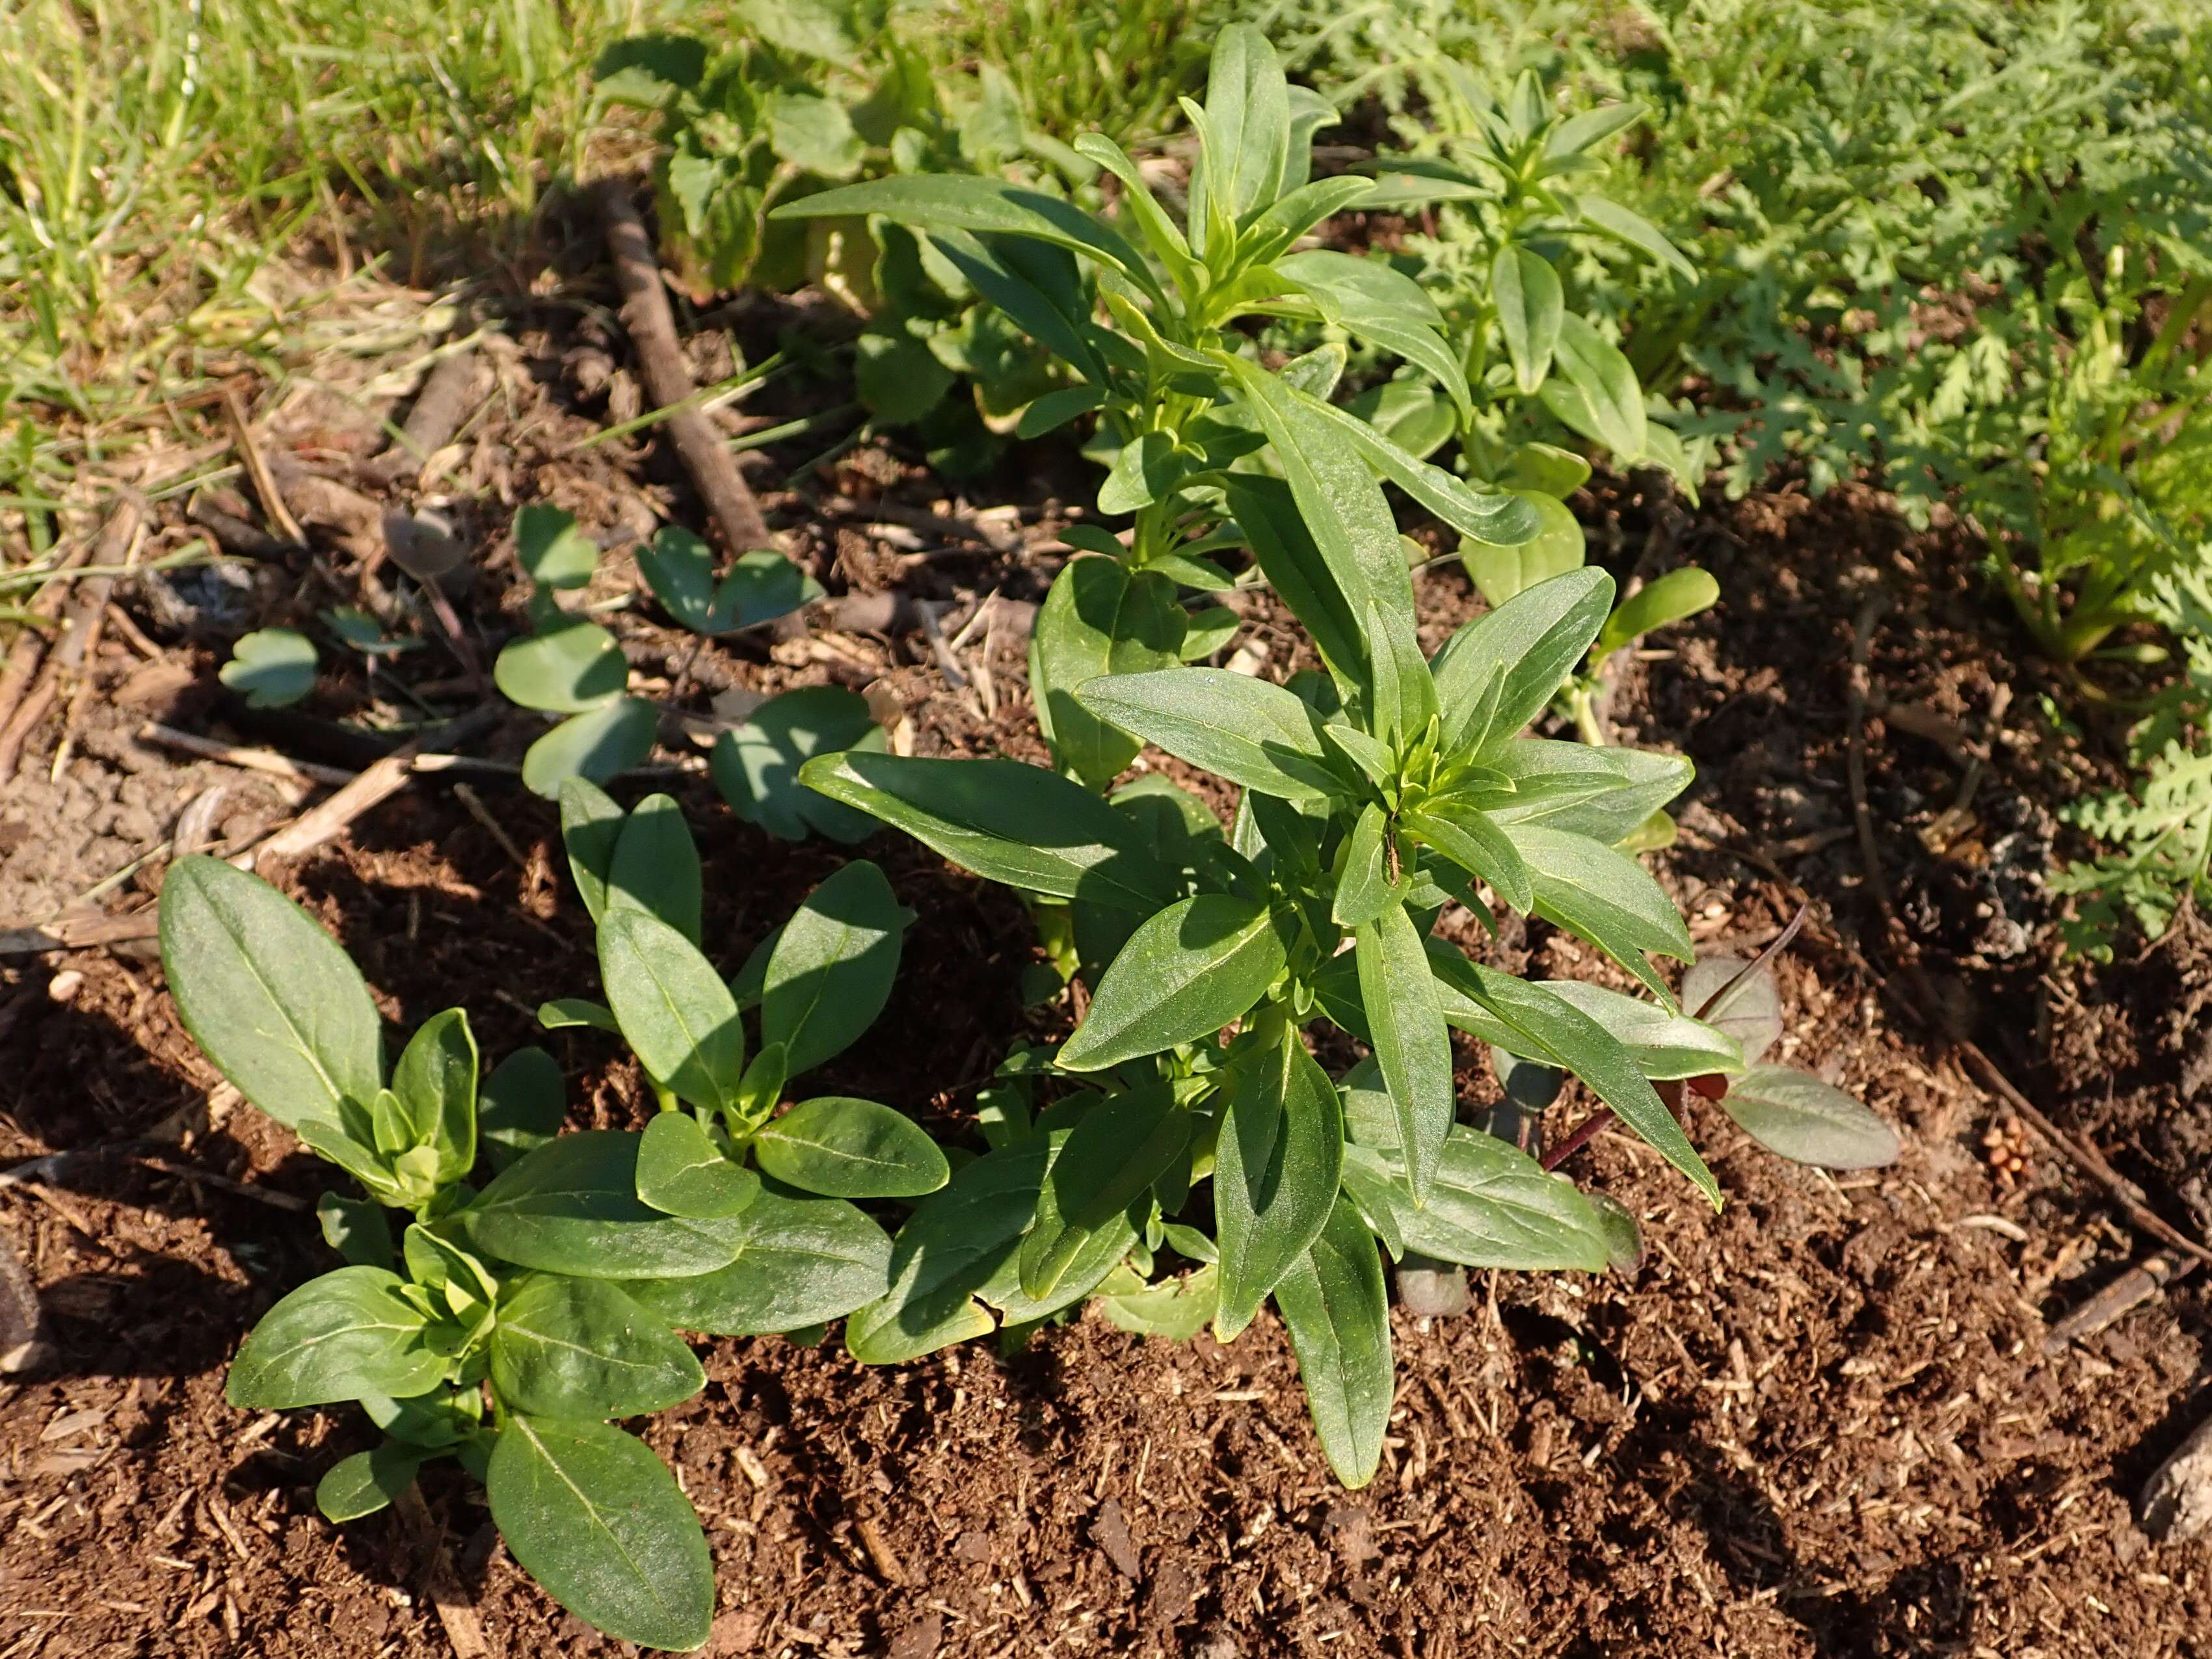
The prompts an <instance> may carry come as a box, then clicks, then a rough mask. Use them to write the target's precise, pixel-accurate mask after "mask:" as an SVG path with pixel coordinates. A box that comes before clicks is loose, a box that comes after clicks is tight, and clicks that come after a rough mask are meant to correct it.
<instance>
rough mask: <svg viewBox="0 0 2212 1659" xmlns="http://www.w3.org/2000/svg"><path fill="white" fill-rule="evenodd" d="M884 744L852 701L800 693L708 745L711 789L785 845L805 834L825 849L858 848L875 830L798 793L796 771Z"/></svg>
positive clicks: (850, 695)
mask: <svg viewBox="0 0 2212 1659" xmlns="http://www.w3.org/2000/svg"><path fill="white" fill-rule="evenodd" d="M883 746H884V733H883V728H882V727H880V726H878V725H877V724H876V721H875V716H874V715H872V714H870V713H869V712H868V704H867V701H866V698H864V697H862V696H860V694H859V693H857V692H854V691H848V690H845V689H844V687H842V686H840V685H809V686H802V687H800V688H799V690H796V691H787V692H785V693H784V694H783V695H782V696H779V697H771V698H769V701H768V702H764V703H763V704H762V705H761V706H760V707H759V708H757V709H755V710H754V711H753V714H752V718H751V719H750V720H747V721H746V722H745V723H744V725H743V726H738V727H736V728H735V729H734V730H732V731H728V732H723V733H722V735H721V736H720V738H717V739H716V740H715V744H714V763H713V764H714V787H715V788H716V789H718V790H720V792H721V795H722V799H724V800H726V801H727V802H729V804H730V809H731V810H732V811H734V812H735V813H736V814H737V815H738V817H741V818H743V819H744V820H745V822H746V823H753V824H757V825H758V826H759V827H760V828H762V829H765V830H767V831H768V832H769V834H770V835H772V836H780V837H781V838H782V839H783V840H785V841H803V840H805V838H806V836H807V833H808V832H809V831H810V830H811V831H813V832H815V833H817V834H819V835H823V836H829V838H830V839H831V840H832V841H838V842H848V843H849V842H858V841H862V840H865V839H866V837H867V836H869V835H870V834H871V833H872V831H873V829H874V827H875V826H874V825H873V824H872V823H871V822H870V821H869V820H868V818H866V817H864V816H862V815H861V814H860V813H857V812H854V811H849V810H848V809H847V808H845V807H842V806H840V805H838V804H837V803H836V802H835V801H833V800H828V799H823V797H822V796H820V795H817V793H814V791H813V790H811V789H809V788H806V787H804V786H802V785H801V784H800V782H799V768H800V767H801V766H802V765H803V764H804V763H805V762H806V761H808V760H809V759H811V758H812V757H815V756H817V755H832V754H836V753H838V752H840V751H842V750H850V749H863V750H880V749H881V748H882V747H883Z"/></svg>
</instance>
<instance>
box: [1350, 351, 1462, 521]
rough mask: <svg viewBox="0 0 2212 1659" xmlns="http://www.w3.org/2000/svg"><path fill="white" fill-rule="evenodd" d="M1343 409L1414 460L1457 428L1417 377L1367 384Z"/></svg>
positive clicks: (1440, 444)
mask: <svg viewBox="0 0 2212 1659" xmlns="http://www.w3.org/2000/svg"><path fill="white" fill-rule="evenodd" d="M1344 410H1345V413H1346V414H1347V415H1354V416H1358V418H1359V419H1361V420H1363V421H1364V422H1367V424H1368V425H1370V426H1371V427H1373V428H1375V430H1376V433H1377V434H1379V435H1381V436H1382V437H1383V439H1384V440H1385V441H1387V442H1389V444H1390V445H1391V446H1392V447H1394V448H1396V449H1400V450H1403V451H1404V452H1405V453H1406V454H1407V456H1408V457H1410V458H1411V459H1414V460H1417V461H1423V460H1426V459H1428V458H1429V457H1430V456H1431V455H1432V454H1434V453H1436V452H1437V450H1439V449H1441V448H1443V446H1444V444H1445V443H1446V442H1447V441H1449V439H1450V438H1451V436H1452V435H1453V434H1454V433H1455V432H1456V431H1457V430H1458V429H1459V421H1458V417H1457V416H1455V414H1454V413H1453V412H1452V407H1451V405H1450V404H1449V403H1447V402H1446V401H1445V400H1444V399H1443V398H1439V397H1438V396H1437V394H1436V393H1435V392H1431V391H1430V390H1429V388H1428V387H1427V386H1425V385H1424V384H1422V383H1421V382H1420V381H1418V380H1385V381H1383V383H1382V384H1381V385H1380V386H1370V387H1368V388H1367V390H1366V391H1364V392H1360V393H1359V394H1358V396H1356V397H1354V398H1351V399H1350V400H1349V401H1348V402H1346V404H1345V405H1344ZM1447 476H1449V475H1447ZM1477 499H1479V500H1480V499H1487V498H1486V497H1478V498H1477Z"/></svg>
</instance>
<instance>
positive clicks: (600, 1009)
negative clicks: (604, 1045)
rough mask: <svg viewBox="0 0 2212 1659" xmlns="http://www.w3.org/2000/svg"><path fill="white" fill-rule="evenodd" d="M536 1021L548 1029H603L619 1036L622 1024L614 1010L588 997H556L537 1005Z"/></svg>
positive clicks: (608, 1033) (610, 1034) (609, 1034)
mask: <svg viewBox="0 0 2212 1659" xmlns="http://www.w3.org/2000/svg"><path fill="white" fill-rule="evenodd" d="M538 1024H540V1025H541V1026H543V1027H544V1029H545V1030H549V1031H572V1030H589V1031H605V1032H606V1033H607V1035H608V1036H621V1035H622V1026H621V1024H620V1023H619V1022H617V1020H616V1018H615V1015H614V1010H613V1009H611V1008H610V1007H608V1006H606V1004H605V1003H604V1002H594V1001H592V1000H591V999H590V998H589V997H556V998H554V999H553V1000H552V1001H550V1002H541V1003H539V1004H538Z"/></svg>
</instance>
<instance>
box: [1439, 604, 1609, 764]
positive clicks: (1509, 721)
mask: <svg viewBox="0 0 2212 1659" xmlns="http://www.w3.org/2000/svg"><path fill="white" fill-rule="evenodd" d="M1612 608H1613V578H1612V577H1611V576H1609V575H1607V574H1606V573H1605V572H1604V571H1602V570H1592V569H1583V570H1571V571H1569V572H1567V573H1566V574H1565V575H1562V576H1554V577H1553V578H1552V579H1551V580H1549V581H1544V582H1539V583H1537V584H1536V586H1534V587H1531V588H1528V589H1526V590H1524V591H1523V592H1520V593H1518V594H1516V595H1515V596H1514V597H1513V598H1512V599H1508V600H1507V601H1506V602H1505V603H1504V605H1499V606H1498V609H1497V610H1495V611H1486V612H1485V613H1484V614H1483V615H1481V616H1480V617H1476V618H1475V619H1474V621H1473V622H1471V623H1468V624H1467V626H1466V627H1464V628H1462V629H1460V630H1459V631H1458V632H1457V633H1456V634H1454V635H1452V636H1451V638H1449V640H1447V641H1444V645H1443V649H1442V650H1440V651H1438V652H1437V655H1436V659H1435V661H1434V662H1433V663H1432V664H1431V670H1432V671H1433V672H1434V674H1435V676H1436V682H1437V696H1438V698H1439V700H1440V701H1441V702H1442V703H1443V712H1444V732H1445V736H1446V738H1447V741H1448V742H1449V743H1450V744H1452V745H1453V746H1455V747H1456V746H1458V745H1460V744H1464V743H1465V742H1467V741H1468V739H1469V738H1470V737H1474V736H1480V735H1481V734H1480V733H1471V732H1468V725H1467V723H1468V719H1469V717H1470V716H1471V715H1472V714H1474V709H1475V707H1476V704H1477V702H1478V700H1479V699H1480V697H1481V696H1482V695H1483V693H1484V692H1485V690H1486V688H1487V687H1488V684H1489V682H1490V679H1491V677H1492V675H1493V674H1494V673H1495V672H1496V671H1498V669H1499V668H1500V667H1501V666H1502V667H1503V668H1504V672H1505V686H1504V692H1503V693H1502V695H1501V696H1499V699H1498V704H1497V708H1496V712H1495V714H1493V716H1492V721H1491V725H1490V731H1489V735H1490V736H1491V738H1492V739H1493V740H1495V739H1496V738H1504V737H1510V735H1512V734H1513V733H1514V732H1518V731H1520V730H1521V728H1522V726H1526V725H1528V722H1529V721H1530V720H1534V718H1535V717H1536V716H1537V714H1540V713H1541V711H1542V709H1543V708H1544V706H1545V704H1547V703H1548V702H1551V700H1552V699H1553V696H1556V695H1557V694H1558V692H1559V687H1560V685H1561V684H1563V683H1564V682H1565V679H1566V678H1567V676H1568V675H1569V674H1571V673H1572V672H1573V671H1574V668H1575V665H1576V664H1577V663H1578V662H1580V661H1581V660H1582V658H1583V653H1584V652H1585V651H1587V650H1589V645H1590V641H1592V640H1594V639H1595V638H1596V637H1597V631H1598V629H1601V628H1602V627H1604V626H1605V618H1606V614H1607V612H1608V611H1611V610H1612Z"/></svg>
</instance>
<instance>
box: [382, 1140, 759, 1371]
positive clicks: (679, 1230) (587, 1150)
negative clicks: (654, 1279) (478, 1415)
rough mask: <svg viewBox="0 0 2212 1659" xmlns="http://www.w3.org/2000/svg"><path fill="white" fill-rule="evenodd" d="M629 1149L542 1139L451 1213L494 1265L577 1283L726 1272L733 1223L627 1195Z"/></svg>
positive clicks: (632, 1167)
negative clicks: (662, 1208) (569, 1276)
mask: <svg viewBox="0 0 2212 1659" xmlns="http://www.w3.org/2000/svg"><path fill="white" fill-rule="evenodd" d="M638 1142H639V1137H638V1136H636V1135H635V1134H630V1133H624V1132H622V1131H618V1130H614V1129H587V1130H584V1131H582V1132H581V1133H576V1134H566V1135H561V1136H559V1137H557V1138H556V1139H553V1140H550V1141H548V1142H547V1143H546V1144H545V1145H544V1146H541V1147H539V1148H538V1150H537V1151H536V1152H532V1153H531V1154H530V1155H529V1156H528V1157H526V1158H522V1159H521V1160H520V1162H518V1163H516V1164H513V1166H512V1167H511V1168H509V1169H507V1170H505V1171H503V1172H502V1173H501V1175H500V1176H498V1177H497V1178H496V1179H495V1180H494V1181H493V1182H492V1183H491V1185H490V1186H489V1187H487V1188H484V1189H483V1193H482V1194H479V1195H478V1196H477V1199H476V1201H475V1202H473V1203H472V1204H471V1205H470V1206H468V1207H467V1208H466V1209H465V1210H463V1211H461V1212H459V1214H460V1223H461V1226H462V1229H463V1231H465V1232H466V1233H467V1234H468V1237H469V1241H470V1243H472V1244H474V1245H475V1246H476V1247H477V1249H480V1250H483V1251H484V1252H485V1253H487V1254H488V1255H495V1256H497V1257H498V1258H500V1260H501V1261H511V1262H513V1263H514V1265H515V1266H517V1267H537V1268H540V1269H542V1270H543V1271H544V1272H546V1273H573V1274H574V1275H575V1276H576V1277H578V1278H580V1279H638V1278H643V1277H645V1276H647V1275H649V1274H661V1273H665V1274H668V1275H670V1276H671V1277H677V1278H680V1277H682V1276H683V1275H684V1274H686V1273H711V1272H712V1271H713V1270H714V1269H715V1268H716V1267H726V1266H727V1265H728V1264H729V1262H730V1261H732V1259H734V1258H735V1256H736V1255H737V1252H738V1245H739V1243H740V1242H741V1240H742V1239H743V1237H744V1233H743V1231H742V1229H741V1226H740V1221H741V1219H742V1218H739V1220H732V1219H727V1218H723V1219H714V1220H698V1219H693V1218H685V1217H681V1216H671V1215H664V1214H662V1213H661V1212H659V1211H657V1210H655V1209H653V1208H652V1207H651V1206H648V1205H647V1204H646V1203H645V1202H644V1201H643V1200H641V1199H640V1198H639V1197H638V1195H637V1159H638ZM385 1392H386V1393H394V1392H404V1391H402V1390H393V1389H386V1390H385ZM417 1392H419V1390H418V1391H417Z"/></svg>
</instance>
